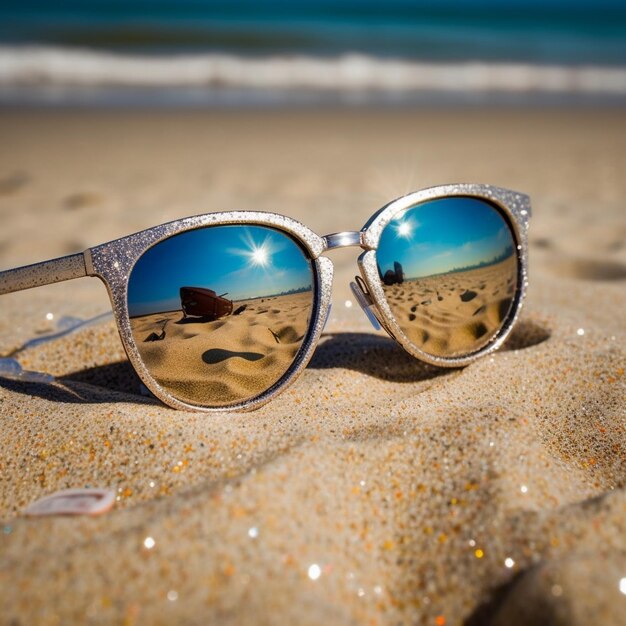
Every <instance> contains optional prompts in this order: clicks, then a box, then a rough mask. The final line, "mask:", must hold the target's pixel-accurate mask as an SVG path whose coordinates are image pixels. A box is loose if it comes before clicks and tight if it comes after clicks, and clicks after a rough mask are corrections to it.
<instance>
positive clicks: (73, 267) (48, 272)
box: [0, 252, 87, 295]
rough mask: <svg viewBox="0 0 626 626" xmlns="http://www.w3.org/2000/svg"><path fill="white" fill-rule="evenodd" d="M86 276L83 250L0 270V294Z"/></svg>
mask: <svg viewBox="0 0 626 626" xmlns="http://www.w3.org/2000/svg"><path fill="white" fill-rule="evenodd" d="M83 276H87V268H86V266H85V255H84V253H83V252H80V253H78V254H70V255H69V256H64V257H60V258H58V259H52V260H50V261H43V262H42V263H35V264H33V265H26V266H24V267H17V268H15V269H12V270H5V271H4V272H0V295H2V294H5V293H11V292H13V291H21V290H22V289H31V288H32V287H41V286H42V285H51V284H52V283H60V282H62V281H64V280H71V279H73V278H82V277H83Z"/></svg>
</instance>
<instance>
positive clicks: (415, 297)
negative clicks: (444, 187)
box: [376, 197, 518, 358]
mask: <svg viewBox="0 0 626 626" xmlns="http://www.w3.org/2000/svg"><path fill="white" fill-rule="evenodd" d="M376 258H377V262H378V270H379V274H380V278H381V281H382V283H383V290H384V293H385V297H386V300H387V302H388V304H389V308H390V309H391V312H392V313H393V315H394V317H395V319H396V321H397V323H398V325H399V326H400V328H401V330H402V332H403V333H404V334H405V335H406V337H407V338H408V339H409V341H411V343H413V344H414V345H415V346H416V347H418V348H419V349H421V350H423V351H424V352H425V353H427V354H429V355H432V356H435V357H443V358H453V357H461V356H466V355H468V354H471V353H473V352H476V351H478V350H480V349H481V348H483V347H484V346H486V345H487V344H488V343H489V342H490V341H492V340H493V339H494V338H495V337H496V336H497V335H498V333H499V332H500V330H501V329H502V327H503V325H504V323H505V322H506V320H507V319H508V318H509V317H510V315H511V312H512V310H513V308H514V306H515V301H516V296H517V286H518V256H517V250H516V239H515V237H514V235H513V232H512V230H511V227H510V226H509V223H508V221H507V219H506V218H505V217H504V215H503V214H502V213H501V212H500V210H499V209H497V208H496V207H495V206H493V205H491V204H490V203H489V202H487V201H486V200H481V199H478V198H472V197H450V198H442V199H437V200H431V201H427V202H423V203H421V204H418V205H416V206H413V207H411V208H409V209H408V210H406V211H403V212H402V213H400V214H398V215H396V216H395V218H394V220H393V221H392V222H391V223H389V224H388V225H387V226H386V227H385V229H384V230H383V233H382V235H381V238H380V244H379V247H378V250H377V253H376Z"/></svg>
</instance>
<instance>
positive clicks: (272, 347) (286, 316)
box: [131, 291, 313, 406]
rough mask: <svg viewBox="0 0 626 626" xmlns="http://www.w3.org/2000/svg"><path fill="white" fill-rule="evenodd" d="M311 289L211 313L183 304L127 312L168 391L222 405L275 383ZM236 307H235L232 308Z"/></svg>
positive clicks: (301, 329)
mask: <svg viewBox="0 0 626 626" xmlns="http://www.w3.org/2000/svg"><path fill="white" fill-rule="evenodd" d="M312 306H313V293H312V292H311V291H308V292H305V293H299V294H290V295H279V296H271V297H267V298H255V299H252V300H236V301H233V313H237V314H231V315H226V316H224V317H221V318H219V319H216V320H208V319H203V318H201V317H198V316H185V315H184V314H183V311H182V310H179V311H169V312H166V313H156V314H152V315H143V316H141V317H134V318H132V319H131V329H132V333H133V337H134V339H135V344H136V345H137V348H138V350H139V353H140V354H141V357H142V358H143V360H144V363H145V364H146V366H147V368H148V370H149V371H150V373H151V374H152V376H153V377H154V378H155V380H156V381H157V382H158V383H159V385H161V386H162V387H163V388H164V389H165V390H166V391H167V392H169V393H171V394H172V395H174V396H175V397H176V398H178V399H180V400H183V401H184V402H188V403H190V404H200V405H202V404H204V405H208V406H226V405H229V404H234V403H237V402H242V401H244V400H251V399H253V398H255V397H257V396H258V395H259V394H260V393H262V392H263V391H265V390H266V389H269V388H270V387H271V386H272V385H274V384H275V383H276V382H277V381H278V380H279V379H280V378H281V377H282V376H283V374H285V372H286V371H287V370H288V369H289V366H290V365H291V364H292V363H293V361H294V359H295V356H296V354H297V352H298V350H299V348H300V346H301V345H302V342H303V340H304V337H305V335H306V331H307V328H308V321H309V317H310V314H311V311H312ZM238 311H241V312H240V313H238Z"/></svg>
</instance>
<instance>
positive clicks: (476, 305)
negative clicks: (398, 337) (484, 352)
mask: <svg viewBox="0 0 626 626" xmlns="http://www.w3.org/2000/svg"><path fill="white" fill-rule="evenodd" d="M516 286H517V278H516V259H515V257H513V256H512V257H510V258H509V259H507V260H505V261H502V262H500V263H496V264H494V265H489V266H487V267H481V268H477V269H472V270H467V271H463V272H451V273H449V274H441V275H437V276H427V277H424V278H418V279H413V280H405V281H404V282H403V283H402V284H396V285H390V286H387V285H385V286H384V287H383V289H384V291H385V294H386V296H387V300H388V302H389V306H390V307H391V310H392V312H393V313H394V315H395V316H396V319H397V321H398V324H399V325H400V327H401V328H402V330H403V332H404V334H405V335H406V336H407V337H408V338H409V339H410V340H411V341H412V342H413V343H414V344H415V345H416V346H418V347H419V348H421V349H422V350H424V351H425V352H428V353H429V354H432V355H435V356H446V357H449V356H455V355H457V354H467V353H468V352H473V351H476V350H479V349H480V348H481V347H482V346H484V345H485V344H487V343H488V342H489V341H490V340H491V339H492V338H493V336H494V334H495V333H496V332H497V331H498V329H499V328H500V325H501V324H502V322H503V321H504V320H505V319H506V317H507V315H508V313H509V310H510V308H511V305H512V303H513V298H514V295H515V290H516Z"/></svg>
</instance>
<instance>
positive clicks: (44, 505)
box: [24, 489, 115, 517]
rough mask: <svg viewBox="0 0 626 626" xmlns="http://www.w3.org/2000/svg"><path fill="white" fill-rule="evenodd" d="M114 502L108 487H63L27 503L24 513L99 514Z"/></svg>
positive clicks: (104, 511) (34, 514) (112, 494)
mask: <svg viewBox="0 0 626 626" xmlns="http://www.w3.org/2000/svg"><path fill="white" fill-rule="evenodd" d="M114 503H115V493H114V492H113V491H109V490H108V489H63V490H61V491H57V492H55V493H53V494H50V495H49V496H46V497H45V498H41V499H40V500H36V501H35V502H33V503H32V504H30V505H28V507H27V508H26V509H25V510H24V515H28V516H32V517H36V516H41V515H101V514H102V513H106V512H107V511H109V510H111V508H112V507H113V504H114Z"/></svg>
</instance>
